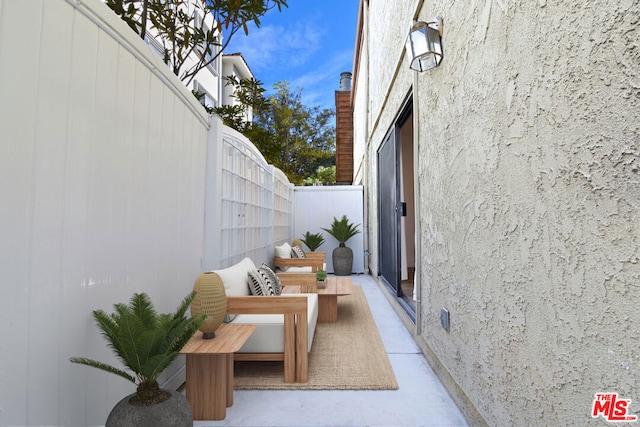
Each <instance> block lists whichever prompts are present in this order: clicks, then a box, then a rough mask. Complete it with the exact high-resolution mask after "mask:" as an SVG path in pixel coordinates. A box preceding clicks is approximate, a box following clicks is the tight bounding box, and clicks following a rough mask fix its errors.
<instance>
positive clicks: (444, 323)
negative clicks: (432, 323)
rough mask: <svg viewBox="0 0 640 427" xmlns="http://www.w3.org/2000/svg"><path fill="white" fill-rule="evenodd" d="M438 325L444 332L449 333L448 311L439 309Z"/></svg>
mask: <svg viewBox="0 0 640 427" xmlns="http://www.w3.org/2000/svg"><path fill="white" fill-rule="evenodd" d="M440 324H441V325H442V327H443V328H444V330H445V331H447V332H449V310H447V309H446V308H444V307H442V308H441V309H440Z"/></svg>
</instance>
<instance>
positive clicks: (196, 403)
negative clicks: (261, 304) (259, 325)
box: [180, 323, 256, 420]
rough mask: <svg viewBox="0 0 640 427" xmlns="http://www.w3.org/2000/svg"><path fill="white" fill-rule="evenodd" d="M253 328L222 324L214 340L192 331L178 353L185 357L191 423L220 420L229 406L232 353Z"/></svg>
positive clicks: (252, 326) (230, 403)
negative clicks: (191, 335) (194, 421)
mask: <svg viewBox="0 0 640 427" xmlns="http://www.w3.org/2000/svg"><path fill="white" fill-rule="evenodd" d="M255 329H256V325H233V324H229V323H225V324H222V325H221V326H220V327H219V328H218V329H217V330H216V336H215V338H212V339H208V340H205V339H203V338H202V332H199V331H198V332H196V333H195V334H194V335H193V337H191V339H190V340H189V342H188V343H187V344H186V345H185V346H184V348H183V349H182V350H181V351H180V354H186V355H187V400H188V401H189V403H190V404H191V411H192V412H193V419H194V420H224V419H225V417H226V416H227V407H229V406H232V405H233V353H235V352H236V351H238V350H240V348H241V347H242V346H243V345H244V343H245V342H246V341H247V339H248V338H249V336H251V334H252V333H253V331H254V330H255Z"/></svg>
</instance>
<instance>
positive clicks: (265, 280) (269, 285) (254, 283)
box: [247, 268, 275, 296]
mask: <svg viewBox="0 0 640 427" xmlns="http://www.w3.org/2000/svg"><path fill="white" fill-rule="evenodd" d="M247 275H248V276H249V290H251V294H252V295H256V296H271V295H275V290H274V288H273V281H272V279H271V278H270V277H269V276H268V275H267V273H265V271H264V269H263V268H257V269H255V270H249V272H248V273H247Z"/></svg>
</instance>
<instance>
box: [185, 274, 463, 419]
mask: <svg viewBox="0 0 640 427" xmlns="http://www.w3.org/2000/svg"><path fill="white" fill-rule="evenodd" d="M352 279H353V282H354V284H356V285H360V286H362V288H363V290H364V293H365V295H366V297H367V301H368V303H369V307H370V309H371V312H372V313H373V317H374V319H375V321H376V325H377V326H378V330H379V332H380V336H381V337H382V341H383V342H384V345H385V348H386V350H387V353H388V355H389V359H390V361H391V365H392V367H393V370H394V373H395V375H396V379H397V380H398V385H399V386H400V388H399V389H398V390H380V391H378V390H371V391H369V390H365V391H361V390H237V391H235V394H234V405H233V406H232V407H230V408H227V417H226V419H224V420H222V421H194V423H193V425H194V427H209V426H300V427H301V426H398V427H400V426H437V427H446V426H456V427H458V426H467V425H468V424H467V422H466V421H465V419H464V417H463V415H462V412H461V411H460V410H459V409H458V407H457V406H456V404H455V403H454V401H453V399H452V398H451V397H450V396H449V394H448V393H447V391H446V389H445V388H444V386H443V385H442V383H441V382H440V380H439V379H438V377H436V375H435V374H434V372H433V370H432V369H431V367H430V366H429V364H428V363H427V361H426V359H425V358H424V356H423V355H422V352H421V351H420V348H419V347H418V345H417V344H416V342H415V341H414V339H413V337H412V336H411V334H410V333H409V331H407V329H406V328H405V326H404V324H403V323H402V321H401V320H400V318H399V317H398V315H397V314H396V312H395V311H394V309H393V308H392V306H391V304H390V303H389V301H388V300H387V298H386V296H385V295H384V294H383V292H382V290H381V289H380V287H379V286H378V284H377V283H376V282H375V280H374V279H373V278H372V277H371V276H368V275H353V276H352Z"/></svg>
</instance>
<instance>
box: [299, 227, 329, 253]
mask: <svg viewBox="0 0 640 427" xmlns="http://www.w3.org/2000/svg"><path fill="white" fill-rule="evenodd" d="M300 240H302V243H304V244H305V245H307V247H308V248H309V250H310V251H311V252H315V250H316V249H318V248H319V247H320V245H322V244H323V243H324V236H323V235H322V234H320V233H313V234H312V233H311V232H309V231H307V232H306V233H304V235H303V236H302V239H300Z"/></svg>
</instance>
